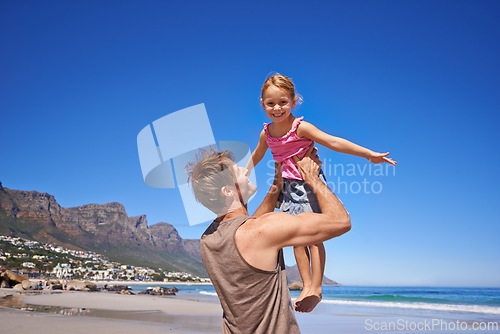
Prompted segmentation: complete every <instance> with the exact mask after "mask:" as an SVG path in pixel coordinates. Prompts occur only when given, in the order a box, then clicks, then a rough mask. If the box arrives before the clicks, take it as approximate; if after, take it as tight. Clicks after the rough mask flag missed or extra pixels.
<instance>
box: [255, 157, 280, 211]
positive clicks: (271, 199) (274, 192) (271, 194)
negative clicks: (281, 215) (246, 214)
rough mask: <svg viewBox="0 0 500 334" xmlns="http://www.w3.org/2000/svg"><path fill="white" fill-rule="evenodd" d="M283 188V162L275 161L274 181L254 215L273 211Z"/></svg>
mask: <svg viewBox="0 0 500 334" xmlns="http://www.w3.org/2000/svg"><path fill="white" fill-rule="evenodd" d="M282 188H283V177H282V176H281V162H280V163H276V162H275V163H274V181H273V184H272V185H271V188H269V191H268V193H267V195H266V197H265V198H264V201H262V203H261V204H260V206H259V207H258V208H257V210H256V211H255V213H254V214H253V217H259V216H262V215H263V214H265V213H269V212H273V211H274V208H275V207H276V202H277V200H278V196H279V195H280V193H281V189H282Z"/></svg>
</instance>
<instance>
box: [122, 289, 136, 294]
mask: <svg viewBox="0 0 500 334" xmlns="http://www.w3.org/2000/svg"><path fill="white" fill-rule="evenodd" d="M119 293H120V294H121V295H135V293H132V292H130V291H129V290H121V291H120V292H119Z"/></svg>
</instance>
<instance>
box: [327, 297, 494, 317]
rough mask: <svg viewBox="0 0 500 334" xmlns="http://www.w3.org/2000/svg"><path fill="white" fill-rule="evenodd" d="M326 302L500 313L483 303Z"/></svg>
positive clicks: (331, 302)
mask: <svg viewBox="0 0 500 334" xmlns="http://www.w3.org/2000/svg"><path fill="white" fill-rule="evenodd" d="M321 302H322V303H325V304H337V305H355V306H369V307H391V308H404V309H418V310H433V311H447V312H473V313H488V314H500V307H492V306H482V305H458V304H430V303H397V302H363V301H355V300H331V299H330V300H326V299H323V300H322V301H321Z"/></svg>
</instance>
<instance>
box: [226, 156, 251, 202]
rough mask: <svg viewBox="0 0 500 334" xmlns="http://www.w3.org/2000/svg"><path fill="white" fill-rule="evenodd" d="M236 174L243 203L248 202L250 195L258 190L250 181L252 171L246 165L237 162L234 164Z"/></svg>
mask: <svg viewBox="0 0 500 334" xmlns="http://www.w3.org/2000/svg"><path fill="white" fill-rule="evenodd" d="M232 168H233V172H234V175H235V177H236V182H238V186H239V188H240V192H241V196H242V197H243V202H244V203H243V204H246V203H248V200H249V199H250V197H252V195H253V194H255V192H256V191H257V187H256V186H255V185H254V184H253V183H252V182H250V179H249V178H248V177H249V176H250V172H249V171H248V169H246V168H244V167H239V166H238V165H236V164H233V165H232Z"/></svg>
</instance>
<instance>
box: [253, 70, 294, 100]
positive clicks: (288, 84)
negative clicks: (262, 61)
mask: <svg viewBox="0 0 500 334" xmlns="http://www.w3.org/2000/svg"><path fill="white" fill-rule="evenodd" d="M271 86H276V87H278V88H279V89H282V90H284V91H286V92H287V93H289V94H290V96H291V97H292V100H293V99H295V98H296V99H297V102H296V103H297V104H301V103H302V96H301V95H300V94H297V93H296V92H295V86H294V85H293V82H292V79H290V78H289V77H287V76H286V75H283V74H279V73H276V74H274V75H272V76H270V77H268V78H267V79H266V81H265V82H264V85H262V94H261V98H264V92H265V91H266V89H268V88H269V87H271Z"/></svg>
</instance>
